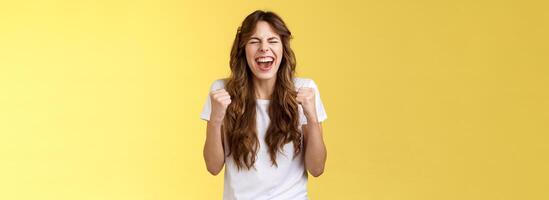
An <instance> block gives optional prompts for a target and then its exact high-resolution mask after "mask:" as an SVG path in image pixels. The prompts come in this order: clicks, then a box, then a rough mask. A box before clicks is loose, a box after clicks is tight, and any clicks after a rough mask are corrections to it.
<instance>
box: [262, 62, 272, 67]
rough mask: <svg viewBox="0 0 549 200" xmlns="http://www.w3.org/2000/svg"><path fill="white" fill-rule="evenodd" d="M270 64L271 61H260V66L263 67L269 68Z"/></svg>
mask: <svg viewBox="0 0 549 200" xmlns="http://www.w3.org/2000/svg"><path fill="white" fill-rule="evenodd" d="M269 66H271V65H270V62H260V63H259V67H261V68H269Z"/></svg>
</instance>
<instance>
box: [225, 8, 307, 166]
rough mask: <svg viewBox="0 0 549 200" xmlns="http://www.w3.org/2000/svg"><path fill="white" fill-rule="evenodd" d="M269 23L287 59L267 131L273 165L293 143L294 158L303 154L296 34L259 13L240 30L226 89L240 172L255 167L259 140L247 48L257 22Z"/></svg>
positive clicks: (228, 129)
mask: <svg viewBox="0 0 549 200" xmlns="http://www.w3.org/2000/svg"><path fill="white" fill-rule="evenodd" d="M259 21H265V22H267V23H269V24H270V25H271V27H272V28H273V30H274V31H275V32H276V33H277V34H278V35H280V39H281V41H282V46H283V56H282V61H281V62H280V67H279V69H278V72H277V75H276V81H275V82H276V83H275V86H274V87H275V88H274V91H273V94H272V99H271V102H270V104H269V109H268V112H269V118H270V121H271V123H270V124H269V127H268V128H267V133H266V136H265V143H266V144H267V148H268V152H269V155H270V157H271V161H272V163H273V165H275V166H278V165H277V163H276V155H277V153H278V152H279V151H281V149H282V148H283V147H284V145H285V144H287V143H289V142H293V145H294V157H295V155H298V154H299V153H301V141H302V135H301V132H300V131H299V129H298V125H299V111H298V103H297V100H296V99H295V98H296V95H297V92H296V91H295V89H294V82H293V78H294V75H295V66H296V59H295V55H294V52H293V50H292V49H291V48H290V39H291V38H292V34H291V32H290V30H289V29H288V27H287V26H286V24H285V23H284V21H283V20H282V19H281V18H280V17H279V16H278V15H277V14H275V13H273V12H268V11H261V10H258V11H255V12H253V13H251V14H250V15H248V16H247V17H246V18H245V19H244V21H243V22H242V25H241V26H240V27H239V28H238V31H237V33H236V37H235V39H234V42H233V46H232V49H231V58H230V66H231V76H230V77H229V78H228V80H227V83H226V85H225V89H226V90H227V92H228V93H229V94H230V95H231V104H230V105H229V107H228V108H227V112H226V115H225V118H224V122H223V134H224V136H225V137H227V143H228V148H229V153H228V154H227V155H232V156H233V159H234V161H235V163H236V165H237V167H238V169H241V168H246V169H250V168H252V167H253V165H254V163H255V160H256V155H257V151H258V149H259V140H258V137H257V133H256V95H255V90H254V82H253V76H254V74H253V73H252V71H251V69H250V68H249V66H248V63H247V61H246V51H245V46H246V43H247V41H248V40H249V39H250V37H251V35H252V34H253V33H254V29H255V26H256V24H257V22H259Z"/></svg>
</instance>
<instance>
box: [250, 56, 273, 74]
mask: <svg viewBox="0 0 549 200" xmlns="http://www.w3.org/2000/svg"><path fill="white" fill-rule="evenodd" d="M255 63H256V64H257V66H258V67H259V70H260V71H262V72H268V71H269V70H271V68H273V63H274V57H271V56H265V57H257V58H255Z"/></svg>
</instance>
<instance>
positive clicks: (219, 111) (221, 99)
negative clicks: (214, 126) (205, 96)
mask: <svg viewBox="0 0 549 200" xmlns="http://www.w3.org/2000/svg"><path fill="white" fill-rule="evenodd" d="M210 99H211V103H212V113H211V114H210V121H213V122H218V123H221V122H223V118H225V111H227V107H228V106H229V104H231V96H230V95H229V93H228V92H227V91H226V90H225V89H219V90H216V91H213V92H211V93H210Z"/></svg>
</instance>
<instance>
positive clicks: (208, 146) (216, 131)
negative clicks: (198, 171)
mask: <svg viewBox="0 0 549 200" xmlns="http://www.w3.org/2000/svg"><path fill="white" fill-rule="evenodd" d="M210 99H211V103H212V104H211V105H212V112H211V113H210V120H209V121H208V125H207V127H206V143H205V144H204V161H206V168H208V171H209V172H210V173H211V174H212V175H214V176H215V175H217V174H219V172H220V171H221V169H223V164H225V151H224V150H223V133H222V131H221V126H222V124H223V118H225V111H226V110H227V107H228V106H229V104H230V103H231V96H229V93H227V91H225V89H220V90H216V91H213V92H212V93H211V94H210Z"/></svg>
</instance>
